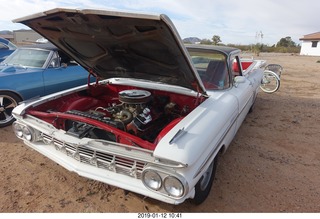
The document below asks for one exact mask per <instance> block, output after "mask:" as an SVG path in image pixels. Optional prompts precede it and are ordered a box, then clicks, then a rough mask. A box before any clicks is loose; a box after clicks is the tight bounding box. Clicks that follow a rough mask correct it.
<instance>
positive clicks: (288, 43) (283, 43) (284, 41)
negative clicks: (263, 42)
mask: <svg viewBox="0 0 320 219" xmlns="http://www.w3.org/2000/svg"><path fill="white" fill-rule="evenodd" d="M277 47H296V43H295V42H293V41H292V39H291V37H290V36H287V37H284V38H281V39H280V41H279V42H278V43H277Z"/></svg>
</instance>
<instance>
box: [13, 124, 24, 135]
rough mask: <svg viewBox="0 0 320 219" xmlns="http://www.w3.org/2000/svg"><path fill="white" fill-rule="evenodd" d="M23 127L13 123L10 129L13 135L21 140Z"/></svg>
mask: <svg viewBox="0 0 320 219" xmlns="http://www.w3.org/2000/svg"><path fill="white" fill-rule="evenodd" d="M22 128H23V126H22V125H21V124H20V123H17V122H14V123H13V125H12V129H13V132H14V134H15V135H16V136H17V137H18V138H20V139H23V131H22Z"/></svg>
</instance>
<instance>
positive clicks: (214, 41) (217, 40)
mask: <svg viewBox="0 0 320 219" xmlns="http://www.w3.org/2000/svg"><path fill="white" fill-rule="evenodd" d="M220 42H221V39H220V36H218V35H213V37H212V44H213V45H218V44H219V43H220Z"/></svg>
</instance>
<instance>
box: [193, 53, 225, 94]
mask: <svg viewBox="0 0 320 219" xmlns="http://www.w3.org/2000/svg"><path fill="white" fill-rule="evenodd" d="M189 54H190V56H191V59H192V62H193V64H194V66H195V68H196V69H197V71H198V74H199V76H200V78H201V80H202V83H203V85H204V87H205V88H206V89H207V90H221V89H226V88H228V87H230V83H229V81H230V80H229V75H228V69H227V62H226V56H225V55H224V54H222V53H220V52H216V51H189Z"/></svg>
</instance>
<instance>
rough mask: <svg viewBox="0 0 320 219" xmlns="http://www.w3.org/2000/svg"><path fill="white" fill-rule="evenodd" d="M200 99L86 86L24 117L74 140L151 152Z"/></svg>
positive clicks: (140, 89) (158, 91)
mask: <svg viewBox="0 0 320 219" xmlns="http://www.w3.org/2000/svg"><path fill="white" fill-rule="evenodd" d="M202 101H203V99H201V100H199V98H197V97H191V96H187V95H182V94H176V93H170V92H167V91H160V90H150V89H149V90H146V89H142V88H137V87H133V86H123V85H113V84H104V85H101V84H100V85H99V84H95V85H90V86H89V87H88V89H87V90H84V91H80V92H78V93H73V94H70V95H67V96H64V97H61V98H58V99H55V100H52V101H49V102H46V103H44V104H42V105H39V106H36V107H34V108H30V109H29V110H28V111H27V114H30V115H32V116H35V117H37V118H39V119H41V120H44V121H46V122H48V123H50V124H52V125H53V126H55V127H56V128H57V129H62V130H65V131H66V132H67V134H69V135H72V136H75V137H78V138H92V139H104V140H108V141H113V142H118V143H122V144H126V145H132V146H138V147H142V148H146V149H149V150H154V149H155V147H156V145H157V143H158V142H159V140H160V139H161V138H162V137H163V136H164V135H166V133H168V132H169V131H170V130H171V129H172V127H174V126H175V125H176V124H177V123H178V122H179V121H181V120H182V119H183V118H184V117H185V116H186V115H187V114H188V113H190V112H191V111H192V110H193V109H194V108H195V107H196V106H197V105H199V104H200V103H201V102H202Z"/></svg>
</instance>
